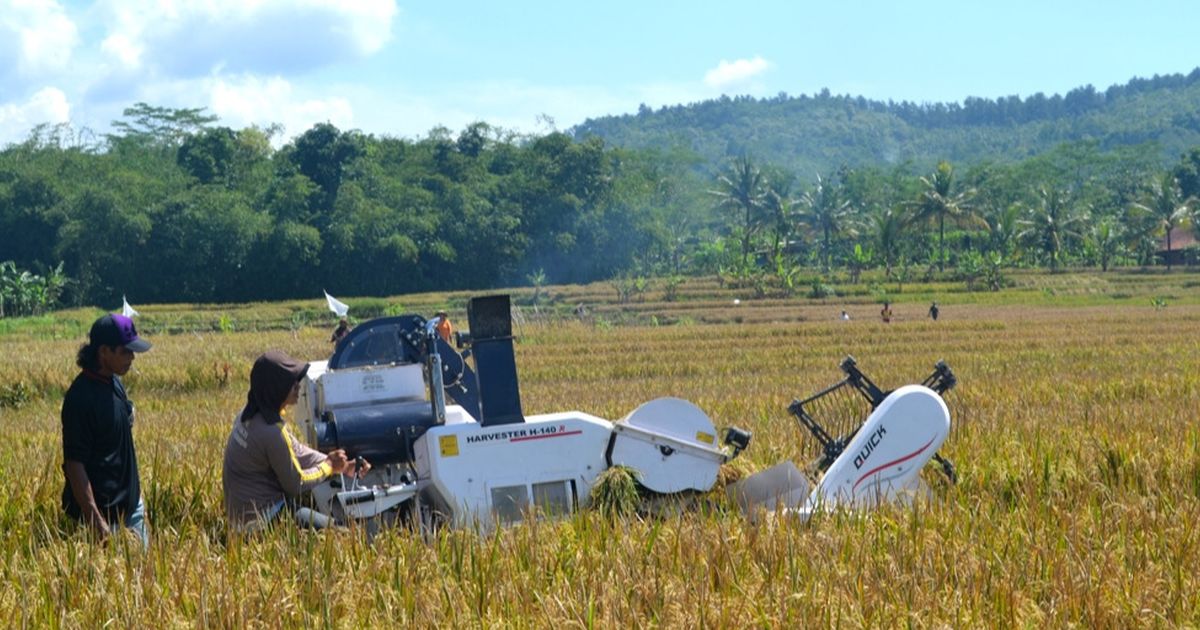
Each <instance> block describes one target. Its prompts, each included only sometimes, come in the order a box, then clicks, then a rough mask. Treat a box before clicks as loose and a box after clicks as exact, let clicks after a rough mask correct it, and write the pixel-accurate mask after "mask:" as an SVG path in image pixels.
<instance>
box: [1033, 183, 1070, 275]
mask: <svg viewBox="0 0 1200 630" xmlns="http://www.w3.org/2000/svg"><path fill="white" fill-rule="evenodd" d="M1083 223H1084V217H1083V216H1081V215H1079V214H1078V213H1076V212H1075V211H1074V208H1073V207H1072V203H1071V198H1070V195H1069V194H1067V193H1065V192H1063V191H1060V190H1058V189H1056V188H1045V187H1042V188H1039V189H1038V204H1037V206H1035V207H1033V208H1032V209H1030V211H1029V212H1028V214H1027V215H1026V216H1025V218H1023V219H1020V220H1018V221H1017V225H1018V226H1019V227H1020V230H1021V231H1020V232H1018V233H1017V238H1018V239H1020V240H1022V241H1025V242H1027V243H1029V244H1030V245H1031V246H1033V247H1035V248H1037V249H1040V250H1042V252H1044V253H1045V254H1046V256H1047V257H1048V258H1049V259H1050V269H1051V271H1055V270H1057V269H1058V263H1059V260H1060V259H1061V257H1062V253H1063V251H1064V250H1065V249H1066V244H1067V242H1068V241H1069V240H1070V239H1078V238H1081V229H1082V226H1083Z"/></svg>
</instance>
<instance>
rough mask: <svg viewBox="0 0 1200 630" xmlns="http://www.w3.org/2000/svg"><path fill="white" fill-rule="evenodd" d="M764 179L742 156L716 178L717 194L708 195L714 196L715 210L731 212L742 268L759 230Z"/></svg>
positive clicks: (764, 189)
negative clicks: (737, 231)
mask: <svg viewBox="0 0 1200 630" xmlns="http://www.w3.org/2000/svg"><path fill="white" fill-rule="evenodd" d="M765 184H766V178H765V177H764V176H763V174H762V171H760V170H759V168H758V167H757V166H755V165H754V162H752V161H751V160H750V158H748V157H746V156H742V157H740V158H738V159H736V160H734V161H733V162H732V163H730V164H729V166H728V167H727V168H726V169H725V171H724V172H722V173H719V174H718V175H717V186H718V189H717V190H710V191H708V192H709V194H711V195H714V196H716V198H717V207H719V208H722V209H724V210H727V211H729V212H731V213H732V214H733V216H734V218H735V219H736V220H737V221H738V222H739V223H740V224H741V225H740V227H739V230H740V232H741V234H740V236H741V239H740V240H741V243H742V265H743V266H745V265H746V264H747V263H748V261H749V258H750V247H751V244H752V243H753V239H754V235H755V234H757V233H758V231H759V230H760V229H761V228H762V226H763V222H764V221H763V205H764V201H765V198H766V185H765Z"/></svg>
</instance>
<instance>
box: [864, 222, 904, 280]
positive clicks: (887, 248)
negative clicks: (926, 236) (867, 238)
mask: <svg viewBox="0 0 1200 630" xmlns="http://www.w3.org/2000/svg"><path fill="white" fill-rule="evenodd" d="M904 227H905V221H904V215H903V212H902V210H901V208H887V207H881V208H880V209H879V210H877V211H875V212H874V213H872V214H871V217H870V229H871V236H872V240H873V241H874V244H875V251H876V252H877V253H878V256H879V258H880V259H881V260H882V261H883V267H884V270H885V272H886V274H887V279H888V280H891V279H892V267H893V266H894V265H895V264H896V261H897V260H899V258H900V239H901V237H902V236H903V234H904Z"/></svg>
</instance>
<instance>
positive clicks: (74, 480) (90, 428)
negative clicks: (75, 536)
mask: <svg viewBox="0 0 1200 630" xmlns="http://www.w3.org/2000/svg"><path fill="white" fill-rule="evenodd" d="M149 349H150V342H148V341H146V340H145V339H142V338H140V337H138V334H137V329H136V328H134V326H133V320H131V319H129V318H128V317H125V316H124V315H105V316H103V317H101V318H100V319H97V320H96V321H95V323H93V324H92V330H91V332H90V333H89V334H88V343H86V344H84V345H83V346H81V347H80V348H79V353H78V354H77V355H76V357H75V363H76V365H78V366H79V368H80V370H81V371H80V373H79V375H78V376H76V377H75V380H74V382H72V383H71V387H70V388H69V389H68V390H67V393H66V396H64V398H63V405H62V442H63V473H64V474H65V475H66V478H67V479H66V485H65V486H64V487H63V494H62V504H63V509H64V510H65V511H66V513H67V514H68V515H69V516H71V517H72V518H74V519H75V520H76V521H78V522H80V523H83V524H86V525H87V526H88V527H90V528H91V529H92V530H93V531H94V532H95V533H96V535H97V536H98V537H99V538H100V539H101V540H104V539H106V538H108V536H109V535H110V534H111V533H112V532H113V530H114V529H117V528H119V527H126V528H128V529H130V530H132V531H133V532H134V533H136V534H137V535H138V537H139V538H140V539H141V541H142V545H143V546H148V545H149V544H150V535H149V532H148V531H147V529H146V509H145V504H144V503H143V502H142V489H141V483H140V481H139V479H138V467H137V454H136V453H135V452H134V448H133V415H134V414H133V403H132V402H130V401H129V398H128V396H126V395H125V386H124V385H122V384H121V379H120V377H121V376H124V375H125V374H126V373H127V372H129V368H130V367H131V366H132V365H133V357H134V353H136V352H145V351H147V350H149Z"/></svg>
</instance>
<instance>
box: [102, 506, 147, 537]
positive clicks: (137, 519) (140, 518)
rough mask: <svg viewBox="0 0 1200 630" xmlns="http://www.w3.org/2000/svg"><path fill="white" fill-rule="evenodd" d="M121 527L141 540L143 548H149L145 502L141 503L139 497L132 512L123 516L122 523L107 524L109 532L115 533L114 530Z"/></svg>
mask: <svg viewBox="0 0 1200 630" xmlns="http://www.w3.org/2000/svg"><path fill="white" fill-rule="evenodd" d="M121 526H124V527H125V528H126V529H129V530H131V531H132V532H133V533H135V534H137V535H138V538H141V539H142V547H143V548H149V547H150V530H149V529H147V527H146V502H145V501H143V500H142V499H141V497H138V504H137V507H136V508H134V510H133V512H130V513H129V514H126V515H125V522H124V523H118V522H115V521H114V522H110V523H109V524H108V527H109V530H110V531H116V529H117V528H118V527H121Z"/></svg>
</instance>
